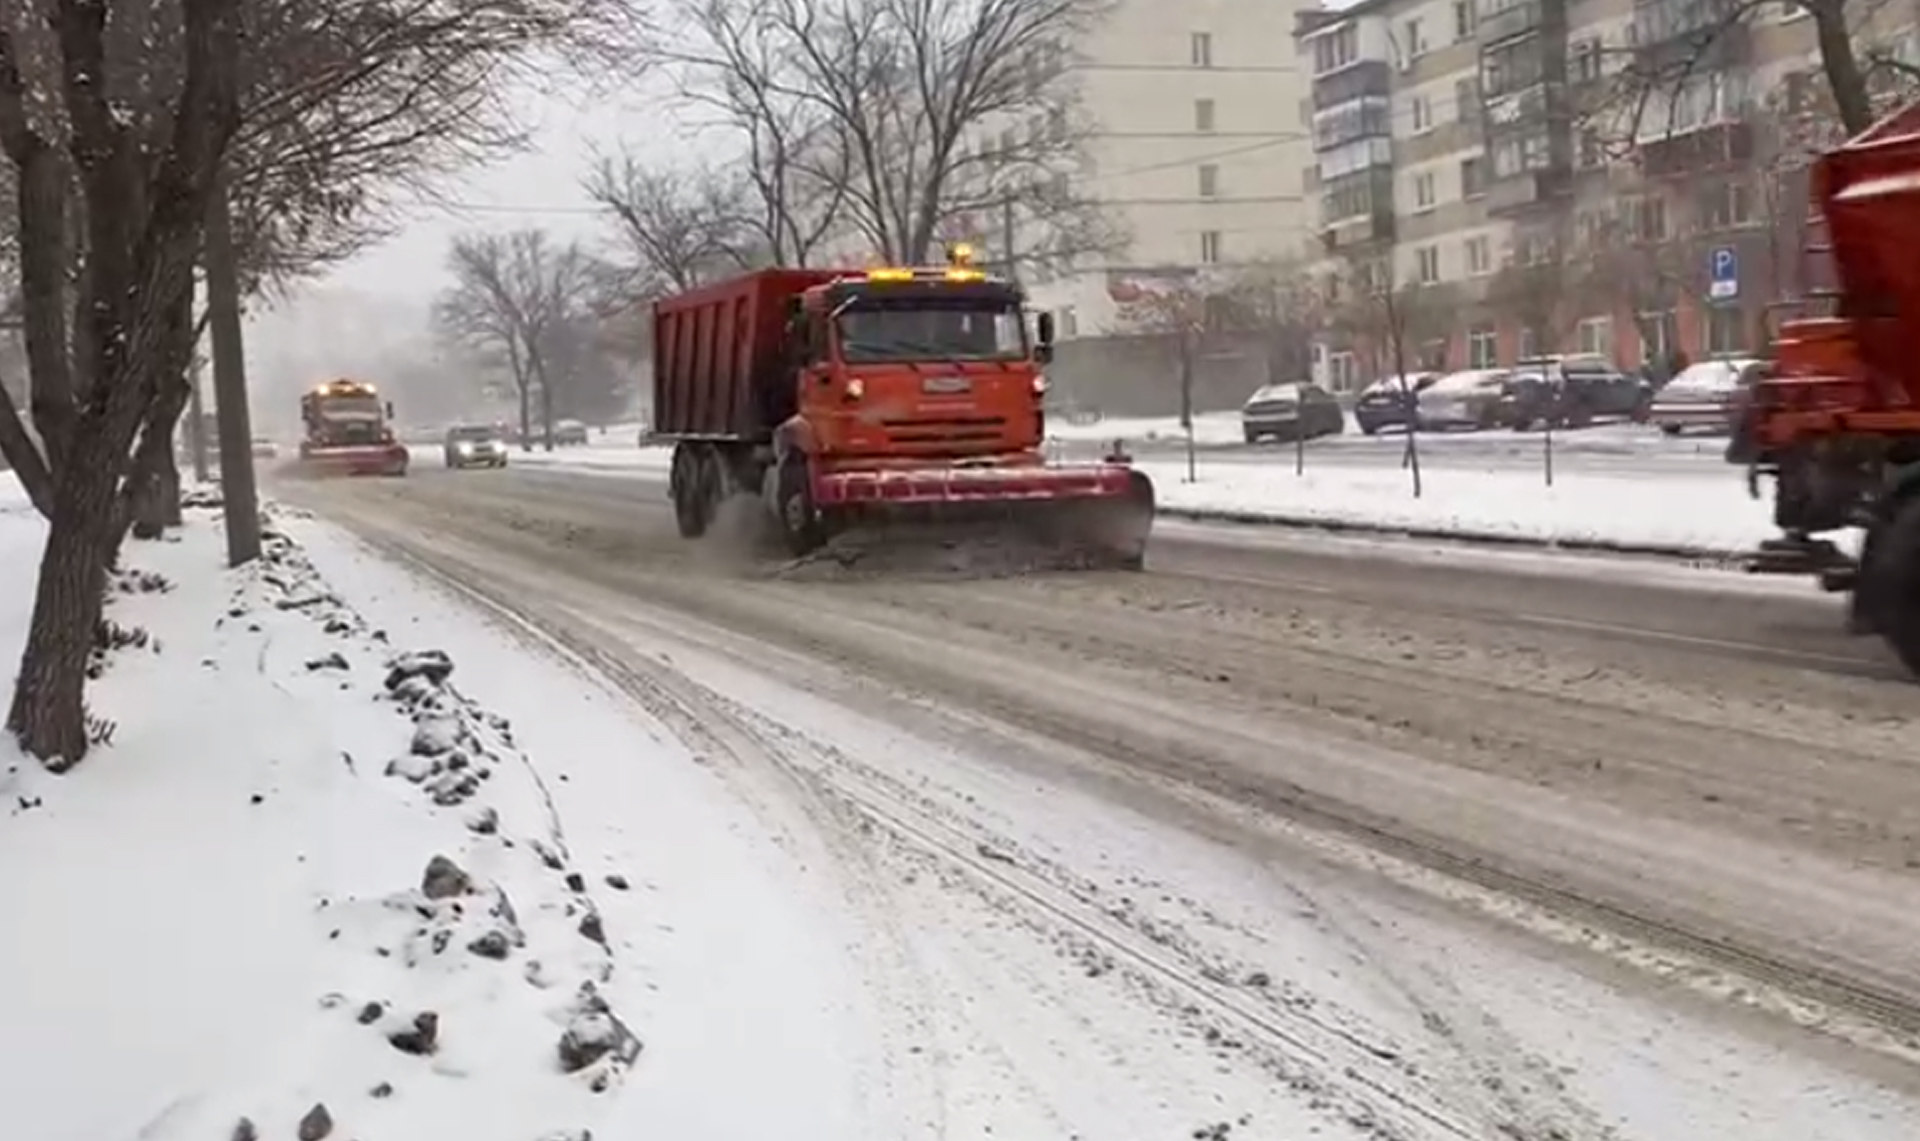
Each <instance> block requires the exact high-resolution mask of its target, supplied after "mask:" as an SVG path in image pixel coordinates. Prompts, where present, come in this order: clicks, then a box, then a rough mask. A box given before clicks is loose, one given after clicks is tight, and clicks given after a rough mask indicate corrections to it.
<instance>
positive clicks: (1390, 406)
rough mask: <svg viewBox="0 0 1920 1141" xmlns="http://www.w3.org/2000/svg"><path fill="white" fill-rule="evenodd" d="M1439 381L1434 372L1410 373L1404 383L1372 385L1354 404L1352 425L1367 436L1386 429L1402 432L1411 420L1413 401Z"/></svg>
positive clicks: (1386, 380)
mask: <svg viewBox="0 0 1920 1141" xmlns="http://www.w3.org/2000/svg"><path fill="white" fill-rule="evenodd" d="M1439 379H1440V374H1439V373H1437V372H1410V373H1408V374H1407V375H1406V379H1405V380H1404V381H1403V380H1402V379H1401V378H1400V377H1398V376H1387V377H1382V378H1380V379H1379V380H1376V381H1374V382H1373V383H1372V384H1369V385H1368V386H1367V387H1366V388H1365V389H1364V390H1363V391H1362V392H1361V393H1360V399H1358V400H1356V401H1354V405H1353V419H1354V422H1355V423H1357V424H1359V425H1360V430H1361V431H1362V432H1365V433H1366V434H1367V435H1369V436H1371V435H1373V434H1374V433H1376V432H1380V431H1384V430H1385V429H1388V428H1405V427H1406V426H1407V421H1409V420H1411V419H1412V418H1413V409H1414V407H1415V406H1416V400H1415V398H1416V397H1417V396H1418V395H1419V394H1420V393H1422V392H1424V391H1426V390H1427V389H1429V388H1431V387H1433V382H1434V381H1436V380H1439Z"/></svg>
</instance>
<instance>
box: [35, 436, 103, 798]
mask: <svg viewBox="0 0 1920 1141" xmlns="http://www.w3.org/2000/svg"><path fill="white" fill-rule="evenodd" d="M90 428H92V429H93V430H91V431H90V430H89V429H90ZM103 435H104V434H103V433H101V432H100V431H98V426H96V425H89V424H85V423H83V424H82V425H81V426H80V431H79V432H78V433H76V437H75V439H74V441H73V442H74V445H75V446H74V448H73V451H72V453H71V454H70V458H71V460H72V461H73V462H72V463H71V464H69V465H68V468H67V471H66V473H65V474H64V476H63V477H62V478H61V480H60V483H59V486H58V488H57V489H56V491H55V493H54V505H53V523H52V527H51V529H50V530H49V532H48V535H47V546H46V550H45V552H44V553H43V554H42V555H41V558H40V583H39V587H38V588H37V590H36V592H35V594H34V600H33V619H32V621H31V622H30V623H29V625H28V627H27V645H26V650H25V652H24V653H23V654H22V655H21V658H20V676H19V679H18V680H17V681H16V682H15V684H14V690H13V705H12V708H11V709H10V710H9V711H8V713H7V728H8V729H10V730H12V731H13V733H14V734H15V736H17V737H18V738H19V741H20V746H21V748H23V749H25V750H26V751H27V752H28V753H29V754H31V755H33V756H36V757H39V758H40V759H41V760H42V761H44V762H45V763H46V765H47V767H48V768H49V769H51V770H53V771H54V772H64V771H66V770H67V769H69V768H71V767H73V766H74V765H76V764H78V763H79V762H80V760H81V758H83V757H85V756H86V754H87V746H88V741H87V711H86V681H87V657H88V655H89V654H91V653H92V651H93V631H94V628H95V627H96V626H97V625H98V624H99V621H100V612H101V608H102V606H103V604H104V601H105V594H106V578H107V561H108V558H109V557H110V552H111V548H112V546H113V542H114V538H115V535H114V531H115V529H116V522H117V519H118V517H119V510H118V506H119V505H118V503H117V497H118V491H119V488H118V487H117V486H116V485H117V484H118V482H119V474H118V471H117V470H116V469H117V468H118V467H119V465H118V464H117V463H115V462H114V457H113V456H112V455H111V448H110V447H108V446H105V445H108V444H109V443H110V441H107V440H105V439H104V438H103Z"/></svg>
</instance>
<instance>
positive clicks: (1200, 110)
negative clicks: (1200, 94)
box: [1193, 99, 1213, 134]
mask: <svg viewBox="0 0 1920 1141" xmlns="http://www.w3.org/2000/svg"><path fill="white" fill-rule="evenodd" d="M1193 129H1194V130H1196V131H1199V132H1200V133H1201V134H1211V133H1212V132H1213V100H1211V99H1195V100H1194V101H1193Z"/></svg>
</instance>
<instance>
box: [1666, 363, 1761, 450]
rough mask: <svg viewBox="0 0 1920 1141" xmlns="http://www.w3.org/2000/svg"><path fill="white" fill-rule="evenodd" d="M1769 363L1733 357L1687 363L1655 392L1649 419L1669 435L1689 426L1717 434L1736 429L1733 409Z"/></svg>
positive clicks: (1674, 434)
mask: <svg viewBox="0 0 1920 1141" xmlns="http://www.w3.org/2000/svg"><path fill="white" fill-rule="evenodd" d="M1765 367H1766V362H1764V361H1760V360H1755V359H1754V358H1752V357H1731V358H1725V359H1721V360H1709V361H1700V362H1699V363H1698V364H1691V365H1688V366H1687V367H1686V368H1685V369H1683V370H1681V372H1680V375H1679V376H1676V377H1674V378H1673V379H1672V380H1670V381H1668V382H1667V384H1666V387H1664V388H1662V389H1661V390H1660V391H1658V392H1656V393H1654V396H1653V407H1652V409H1651V410H1650V411H1649V413H1648V416H1647V418H1648V420H1649V421H1650V422H1652V423H1653V424H1656V425H1658V426H1659V428H1660V430H1661V431H1662V432H1665V433H1666V434H1667V435H1669V436H1678V435H1679V434H1680V433H1682V432H1684V431H1686V430H1687V429H1688V428H1705V429H1708V430H1709V431H1711V432H1713V433H1714V434H1716V435H1720V434H1731V433H1732V432H1733V410H1734V405H1735V403H1736V401H1737V400H1738V399H1739V396H1740V393H1742V392H1743V391H1745V390H1746V389H1747V388H1748V387H1749V386H1750V385H1752V384H1753V381H1754V378H1755V377H1757V376H1759V375H1760V372H1761V370H1762V369H1764V368H1765Z"/></svg>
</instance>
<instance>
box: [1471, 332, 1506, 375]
mask: <svg viewBox="0 0 1920 1141" xmlns="http://www.w3.org/2000/svg"><path fill="white" fill-rule="evenodd" d="M1499 355H1500V340H1499V337H1498V335H1497V334H1496V333H1495V332H1494V328H1493V326H1492V325H1475V326H1474V327H1473V328H1471V329H1468V330H1467V367H1468V368H1492V367H1493V362H1494V360H1495V358H1497V357H1498V356H1499Z"/></svg>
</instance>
